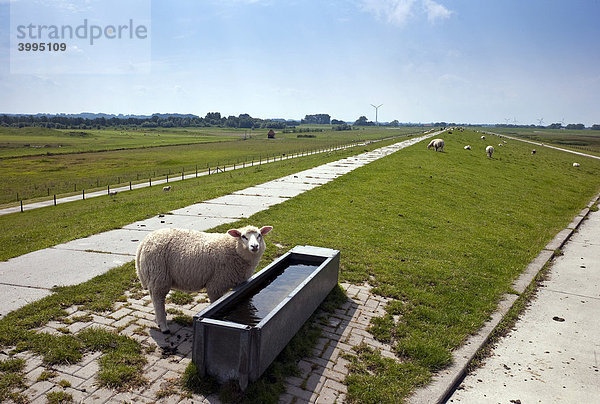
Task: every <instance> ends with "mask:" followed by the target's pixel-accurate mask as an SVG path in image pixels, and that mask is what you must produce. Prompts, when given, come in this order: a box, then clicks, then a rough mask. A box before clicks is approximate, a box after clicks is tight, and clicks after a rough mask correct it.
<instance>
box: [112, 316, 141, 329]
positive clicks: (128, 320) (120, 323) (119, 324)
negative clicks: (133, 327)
mask: <svg viewBox="0 0 600 404" xmlns="http://www.w3.org/2000/svg"><path fill="white" fill-rule="evenodd" d="M135 320H137V319H136V318H135V317H133V316H125V317H122V318H121V319H120V320H118V321H115V322H114V323H112V324H111V325H112V326H113V327H115V328H120V327H124V326H126V325H128V324H129V323H131V322H135Z"/></svg>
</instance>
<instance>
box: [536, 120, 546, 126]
mask: <svg viewBox="0 0 600 404" xmlns="http://www.w3.org/2000/svg"><path fill="white" fill-rule="evenodd" d="M537 121H538V124H539V126H542V124H543V123H544V118H540V119H538V120H537Z"/></svg>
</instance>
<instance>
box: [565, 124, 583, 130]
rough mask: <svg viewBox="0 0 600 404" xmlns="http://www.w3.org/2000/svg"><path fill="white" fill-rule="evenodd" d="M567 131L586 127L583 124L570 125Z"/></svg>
mask: <svg viewBox="0 0 600 404" xmlns="http://www.w3.org/2000/svg"><path fill="white" fill-rule="evenodd" d="M567 129H585V125H584V124H582V123H570V124H568V125H567Z"/></svg>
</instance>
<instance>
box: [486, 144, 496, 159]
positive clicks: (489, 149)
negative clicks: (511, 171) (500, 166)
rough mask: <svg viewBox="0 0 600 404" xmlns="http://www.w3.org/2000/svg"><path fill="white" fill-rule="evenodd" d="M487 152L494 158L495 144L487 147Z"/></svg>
mask: <svg viewBox="0 0 600 404" xmlns="http://www.w3.org/2000/svg"><path fill="white" fill-rule="evenodd" d="M485 152H486V153H487V156H488V157H489V158H492V154H494V147H493V146H488V147H486V148H485Z"/></svg>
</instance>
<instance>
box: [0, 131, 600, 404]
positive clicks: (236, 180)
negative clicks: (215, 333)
mask: <svg viewBox="0 0 600 404" xmlns="http://www.w3.org/2000/svg"><path fill="white" fill-rule="evenodd" d="M480 136H481V134H480V133H477V132H475V131H471V130H465V131H464V132H458V131H453V133H452V134H443V135H442V136H440V137H442V138H444V140H445V142H446V146H445V149H444V152H443V153H438V152H434V151H432V150H427V148H426V145H427V143H428V142H427V141H424V142H421V143H419V144H416V145H414V146H411V147H409V148H406V149H403V150H401V151H398V152H396V153H394V154H392V155H390V156H388V157H385V158H382V159H380V160H377V161H374V162H372V163H370V164H368V165H366V166H364V167H361V168H358V169H356V170H354V171H352V172H351V173H348V174H346V175H344V176H342V177H340V178H338V179H336V180H335V181H332V182H330V183H328V184H325V185H323V186H321V187H319V188H316V189H313V190H311V191H308V192H305V193H303V194H301V195H299V196H297V197H295V198H292V199H290V200H289V201H286V202H284V203H282V204H279V205H276V206H273V207H272V208H270V209H269V210H266V211H263V212H259V213H257V214H256V215H254V216H253V217H251V218H249V219H247V220H243V221H240V222H237V223H233V224H227V225H224V226H220V227H217V228H215V229H213V230H212V231H225V230H226V229H228V228H231V227H236V226H242V225H244V224H246V223H252V224H255V225H266V224H269V225H273V226H274V229H273V231H272V232H271V233H270V234H269V236H268V239H267V250H266V252H265V255H264V257H263V260H262V262H261V265H262V266H264V265H266V264H268V263H269V262H271V261H272V260H273V259H275V258H276V257H277V256H278V255H280V254H282V253H283V252H285V251H287V250H288V249H289V248H292V247H293V246H295V245H302V244H308V245H315V246H323V247H328V248H334V249H338V250H340V251H341V272H340V280H341V281H345V282H350V283H358V284H362V283H364V282H368V283H369V284H370V285H371V286H373V288H374V289H373V291H374V292H375V293H378V294H380V295H383V296H386V297H389V298H391V299H392V301H391V302H390V303H389V305H388V306H387V308H386V311H387V313H386V315H385V316H383V317H381V318H378V319H376V320H375V321H373V323H372V324H371V327H370V332H371V333H372V334H373V335H374V336H375V337H376V338H377V339H378V340H380V341H381V342H384V343H387V344H389V345H391V346H392V347H393V350H394V352H395V353H396V355H397V358H396V360H393V359H389V358H384V357H382V356H381V355H380V354H379V352H378V351H377V350H373V349H371V348H368V347H366V346H360V347H356V348H355V350H354V352H352V353H350V354H349V355H348V359H349V360H350V363H351V365H350V371H351V372H350V375H349V376H348V378H347V380H346V383H347V385H348V396H347V400H348V401H349V402H353V403H397V402H402V401H403V400H404V399H405V398H406V397H407V396H408V395H409V394H410V392H411V391H413V390H414V389H416V388H418V387H420V386H423V385H424V384H426V383H427V382H428V381H429V380H430V378H431V377H432V375H433V374H434V373H435V372H436V371H439V370H441V369H444V368H445V367H447V366H448V365H449V364H451V363H452V352H453V350H455V349H456V348H457V347H459V346H460V345H461V344H462V343H464V341H465V340H466V339H467V338H468V337H469V336H470V335H471V334H473V333H475V332H476V331H477V330H478V329H479V328H480V327H481V326H482V325H483V324H484V322H485V321H486V320H487V319H488V318H489V316H490V314H491V313H492V312H493V311H494V310H495V308H496V306H497V304H498V301H499V300H500V298H501V297H502V295H503V294H505V293H515V292H514V291H513V290H512V288H511V283H512V282H513V281H514V279H515V278H517V277H518V276H519V274H520V273H521V272H522V271H523V270H524V269H525V267H526V266H527V265H528V263H529V262H530V261H531V260H532V259H533V258H534V257H535V256H536V255H537V254H538V253H539V252H540V250H541V249H542V248H543V247H544V246H545V245H546V244H547V243H548V242H549V241H550V240H551V239H552V238H553V237H554V236H555V235H556V233H557V232H559V231H560V230H562V229H563V228H564V227H565V226H566V225H568V224H569V223H570V222H571V220H572V219H573V217H574V216H576V215H577V214H578V213H579V211H580V210H581V209H582V208H584V207H585V206H586V204H587V203H588V202H589V200H590V199H591V198H592V197H593V196H594V195H596V194H597V193H598V191H599V189H600V175H598V174H599V173H600V160H597V159H592V158H585V157H578V161H579V162H580V164H581V166H580V167H578V168H575V167H573V166H572V162H573V156H572V155H571V154H568V153H565V152H560V151H557V150H552V149H547V148H538V152H537V153H536V154H535V155H532V154H531V145H529V144H526V143H522V142H518V141H510V140H509V141H508V142H507V143H506V144H504V145H503V146H501V147H500V146H498V144H499V143H501V142H502V139H501V138H498V137H495V136H489V135H488V136H487V139H486V140H485V141H484V140H481V139H480ZM400 140H401V139H400ZM467 144H470V145H471V147H472V150H470V151H467V150H464V149H463V147H464V146H465V145H467ZM489 144H492V145H494V147H495V149H496V151H495V153H494V155H493V158H491V159H490V158H488V157H487V156H486V154H485V147H486V146H487V145H489ZM382 145H383V142H382V143H376V144H373V145H369V146H368V147H366V148H365V147H361V148H359V150H355V151H343V152H337V153H331V154H330V155H328V154H323V155H317V156H309V157H304V158H301V159H294V160H284V161H281V162H277V163H274V165H273V166H270V165H269V166H262V167H251V168H246V169H245V170H240V172H230V173H225V174H218V175H215V176H211V177H204V178H198V179H194V180H188V181H185V182H182V183H178V184H177V185H175V187H176V188H175V189H174V192H173V193H171V194H167V193H161V192H158V191H160V190H159V189H158V187H157V188H154V189H145V190H137V191H132V192H129V193H122V194H119V195H117V197H116V198H113V199H110V198H108V197H100V198H95V199H97V201H95V202H94V201H92V200H89V201H85V203H90V205H87V206H86V204H85V203H84V202H83V201H81V202H75V203H73V204H72V205H71V204H65V205H63V206H60V205H59V206H57V207H50V208H44V209H39V210H37V211H30V212H25V213H23V214H12V215H7V216H6V217H0V226H1V227H2V228H3V229H10V231H9V234H7V235H6V236H5V235H4V233H3V234H2V236H1V239H0V241H1V243H2V244H3V245H4V246H6V247H5V248H7V249H8V250H9V251H10V252H9V253H5V254H4V256H3V257H2V258H3V259H6V258H7V257H9V256H15V255H19V254H21V253H23V252H25V251H31V250H34V249H38V248H41V247H43V246H47V245H53V244H55V243H57V242H60V241H61V240H67V239H71V238H76V237H81V236H82V234H93V233H94V232H98V231H100V230H104V229H108V228H115V227H119V226H122V225H123V224H126V223H128V222H129V221H131V220H132V219H134V218H143V217H148V216H151V215H153V214H156V213H159V212H165V211H168V210H170V209H175V208H177V207H180V206H184V205H185V204H189V203H192V202H199V201H202V200H205V199H208V198H212V197H215V196H218V195H220V194H227V193H230V192H232V191H233V190H236V189H240V188H244V187H246V186H249V185H252V184H258V183H261V182H264V181H267V180H269V179H272V178H277V177H279V176H283V175H286V174H288V173H290V172H295V171H300V170H302V169H304V168H308V167H310V166H314V165H317V164H322V163H324V162H326V161H331V160H335V159H339V158H343V157H346V156H348V155H350V154H352V153H356V152H358V151H362V150H363V149H373V148H377V147H380V146H382ZM219 177H220V178H219ZM203 181H208V182H203ZM173 199H175V200H173ZM93 203H97V205H91V204H93ZM69 205H70V206H71V207H70V209H69ZM140 216H141V217H140ZM107 222H108V223H107ZM27 223H29V226H28V225H27ZM31 223H36V226H39V228H38V229H34V228H33V227H34V226H31ZM23 227H30V228H29V229H23ZM11 240H13V241H11ZM20 244H27V247H26V248H22V247H20ZM275 244H278V246H275ZM281 246H283V247H281ZM3 251H4V249H3ZM137 287H138V286H135V274H134V269H133V265H132V264H126V265H125V266H124V267H122V268H120V269H118V270H116V271H111V273H110V274H109V275H107V276H106V277H98V278H97V279H94V280H92V281H90V282H89V283H86V284H83V285H80V289H77V287H74V288H73V289H71V288H69V289H61V290H57V294H56V295H53V296H55V297H52V296H51V297H50V298H52V299H58V300H52V301H50V300H49V301H47V302H45V301H42V302H38V303H33V304H32V305H30V306H26V307H25V308H23V309H21V310H20V311H19V312H18V313H15V314H14V315H9V316H7V317H6V318H4V319H2V320H0V331H1V332H0V336H3V337H0V345H3V346H8V345H14V344H15V343H17V344H18V342H19V339H21V340H22V341H23V342H22V343H21V344H20V346H21V347H22V350H31V351H34V352H40V353H41V354H43V355H48V357H49V358H51V359H48V362H52V363H55V362H53V361H57V362H60V361H61V360H63V359H60V358H59V359H52V358H54V357H53V356H52V355H53V352H47V351H48V350H50V351H51V347H52V346H60V341H48V342H47V343H41V342H40V341H39V337H36V336H35V335H34V331H31V329H32V328H33V327H39V326H40V324H43V322H44V321H49V319H57V318H58V319H60V318H61V315H64V314H62V313H61V310H60V309H59V308H60V307H67V306H68V305H69V304H72V302H73V301H81V302H83V303H80V304H84V305H92V304H93V303H94V300H95V297H94V296H102V304H101V305H99V306H98V307H97V308H95V309H97V310H99V311H101V310H103V309H105V308H106V307H109V306H110V302H111V301H114V300H116V299H118V296H120V295H121V294H122V293H123V291H124V290H126V289H134V290H135V289H136V288H137ZM333 297H335V298H333V299H332V300H330V301H329V302H327V304H326V308H331V306H332V305H335V304H339V302H340V301H341V300H343V299H344V298H343V296H342V297H340V296H339V291H337V292H335V293H334V294H333ZM61 299H62V300H61ZM36 305H37V306H36ZM91 310H94V307H91ZM15 318H18V319H19V321H18V324H16V325H15V324H14V323H15V321H12V322H11V321H8V320H10V319H13V320H14V319H15ZM319 321H320V320H319V319H317V318H314V319H312V320H311V321H310V322H309V323H308V324H307V325H306V327H305V328H304V329H303V331H302V334H301V335H300V336H299V337H298V338H295V339H294V340H293V342H292V343H291V344H290V346H288V348H287V349H286V350H285V352H284V353H283V354H282V355H281V356H280V357H279V358H278V359H277V360H276V362H275V363H274V364H273V365H272V367H271V368H270V369H269V370H267V373H266V375H265V376H264V377H262V378H261V379H260V380H259V381H257V382H256V383H254V384H251V385H250V386H249V389H248V390H247V392H246V394H245V395H243V396H240V395H239V394H237V395H236V394H233V395H232V394H231V391H228V390H227V387H226V386H225V387H219V386H215V385H214V383H212V382H211V381H210V380H201V379H199V378H198V376H197V375H196V374H195V370H194V368H193V366H191V367H190V368H188V371H187V372H186V374H185V375H184V380H183V382H184V384H185V386H186V388H189V389H197V390H198V391H206V390H207V389H208V390H209V391H211V392H214V391H217V392H220V393H221V399H222V400H223V401H236V402H237V401H245V402H277V397H278V394H279V393H280V392H281V391H282V388H283V381H284V378H285V376H286V375H290V374H293V373H294V371H295V370H294V366H295V363H296V362H297V360H298V358H299V357H302V355H306V354H307V352H310V349H307V347H306V345H307V343H308V344H309V345H310V343H314V342H315V341H316V339H317V337H318V329H317V328H316V327H315V326H316V325H318V324H319ZM100 337H101V338H104V339H110V340H113V342H112V343H110V344H108V345H109V346H113V347H118V346H120V344H122V345H123V346H125V345H127V344H126V342H127V341H121V340H117V338H118V337H116V336H114V335H113V336H103V335H100V336H94V335H89V334H84V335H79V334H77V335H74V336H72V338H73V339H74V340H76V343H75V342H74V343H73V346H74V347H75V348H74V350H75V351H76V352H72V353H69V355H70V356H68V359H64V360H73V361H75V360H77V352H79V351H77V350H78V349H79V350H80V351H81V352H84V351H85V350H101V349H103V345H99V344H96V343H94V342H93V341H94V339H95V338H100ZM109 337H110V338H109ZM69 338H71V337H69ZM307 341H308V342H307ZM78 347H79V348H78ZM117 349H118V348H117ZM138 351H139V347H132V348H131V350H128V351H127V352H129V353H128V355H132V357H133V358H134V359H133V360H132V365H131V367H130V368H131V369H129V370H127V369H122V371H128V372H129V373H128V374H135V373H136V369H138V368H137V367H136V366H139V363H140V360H139V359H135V358H137V357H138V356H139V354H137V353H136V352H138ZM106 355H108V353H107V354H106ZM123 355H125V354H123ZM136 355H138V356H136ZM45 360H46V359H45ZM6 366H7V367H8V366H9V365H6ZM10 366H14V367H15V368H17V369H18V368H19V367H20V366H22V365H19V364H14V365H12V364H11V365H10ZM103 366H104V365H103ZM106 366H108V365H106ZM15 372H16V374H17V376H15V377H16V378H18V370H17V371H15ZM110 376H111V377H109V378H108V380H118V378H119V373H116V374H112V375H110ZM99 377H100V376H99ZM103 377H104V376H103ZM103 380H104V381H103ZM100 383H105V384H106V383H108V385H110V383H109V382H106V380H105V379H101V380H100ZM123 383H124V384H125V385H127V383H131V385H134V386H135V385H137V383H140V381H139V380H137V379H135V378H133V379H127V378H123ZM231 397H233V398H231Z"/></svg>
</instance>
